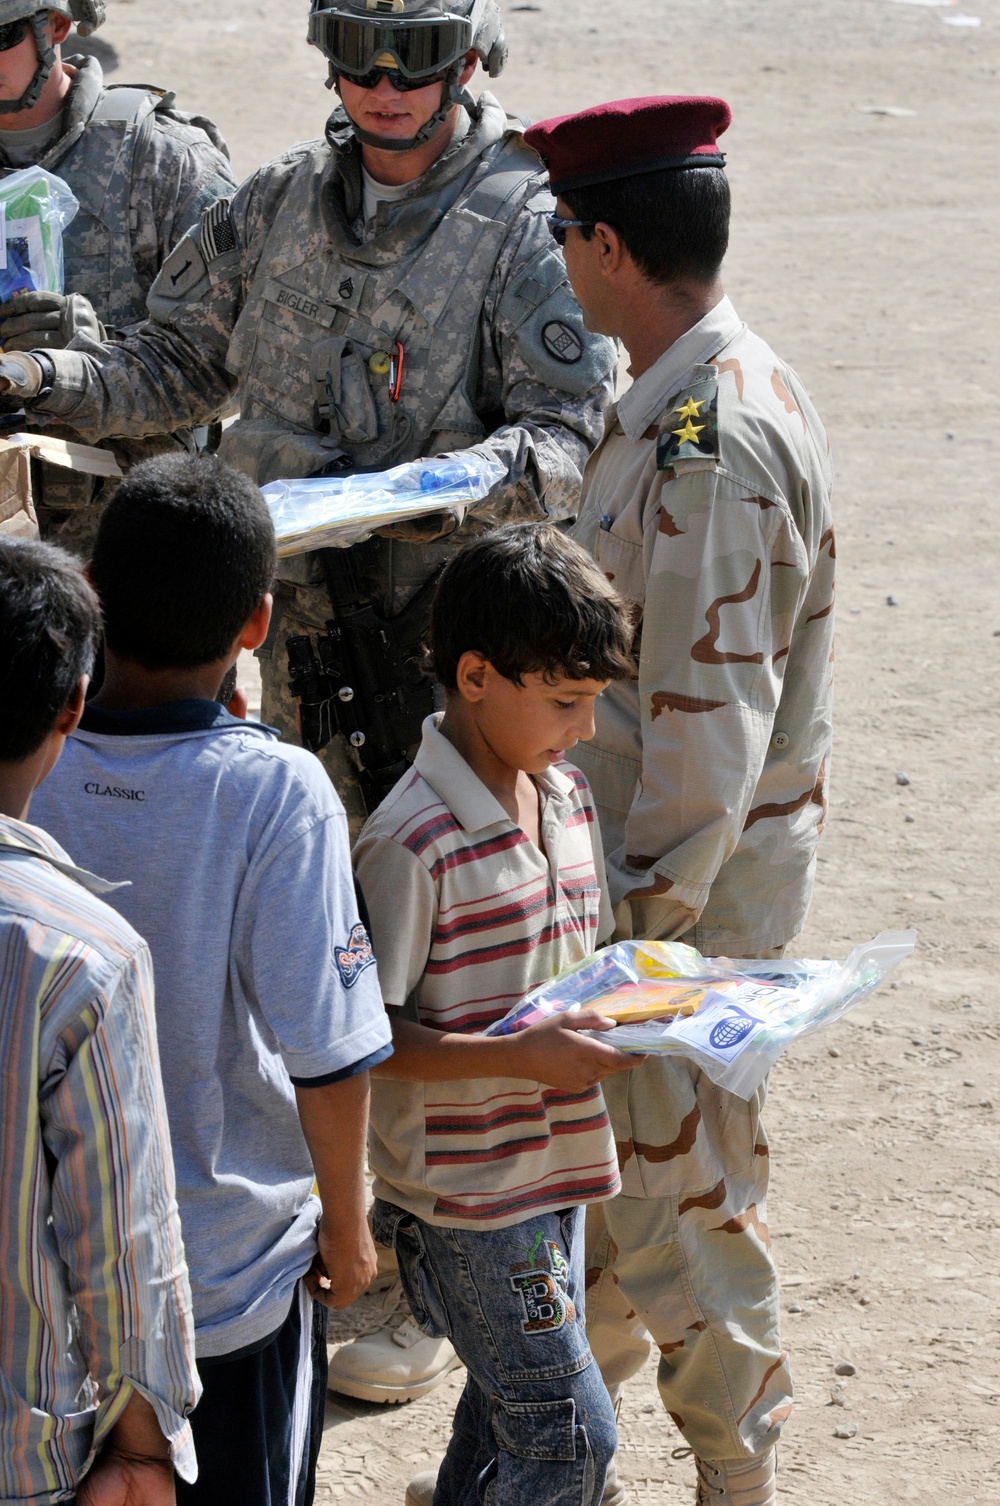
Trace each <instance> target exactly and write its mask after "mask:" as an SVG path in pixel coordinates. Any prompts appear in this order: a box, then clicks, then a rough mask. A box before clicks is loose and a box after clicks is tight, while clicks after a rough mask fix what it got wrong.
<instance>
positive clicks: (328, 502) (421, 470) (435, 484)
mask: <svg viewBox="0 0 1000 1506" xmlns="http://www.w3.org/2000/svg"><path fill="white" fill-rule="evenodd" d="M506 474H507V473H506V470H505V469H504V467H503V466H502V465H501V464H500V462H499V461H498V460H495V459H493V458H492V457H491V456H487V455H483V454H481V453H480V452H479V451H478V450H467V451H465V452H464V453H463V454H458V455H440V456H438V457H437V458H436V459H434V460H410V461H407V462H406V464H405V465H397V466H394V467H393V468H392V470H391V471H370V472H368V473H367V474H359V475H354V476H310V477H306V478H304V479H303V480H300V481H271V482H269V483H268V485H267V486H265V487H263V488H262V490H263V493H264V500H265V501H266V503H267V506H268V511H269V512H270V514H271V521H272V522H273V523H274V531H275V533H276V535H277V538H278V553H279V555H281V556H285V555H288V554H306V553H308V552H309V550H311V549H326V548H334V549H337V548H340V549H346V548H348V547H349V546H350V545H351V544H358V543H360V542H361V540H362V539H366V538H367V537H368V535H369V534H370V533H372V532H373V530H374V529H376V528H382V527H384V526H385V525H386V524H387V523H402V522H404V521H405V520H406V519H407V518H419V517H423V516H424V514H426V513H432V512H440V511H441V510H442V508H445V507H453V506H456V505H458V504H460V503H470V502H481V501H482V499H483V498H484V497H485V496H487V495H488V493H489V492H490V491H491V490H492V488H493V487H494V486H496V485H498V483H499V482H501V481H502V480H503V478H504V476H505V475H506Z"/></svg>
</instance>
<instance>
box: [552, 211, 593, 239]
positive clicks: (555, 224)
mask: <svg viewBox="0 0 1000 1506" xmlns="http://www.w3.org/2000/svg"><path fill="white" fill-rule="evenodd" d="M545 223H546V225H548V227H549V229H550V230H551V232H552V239H553V240H554V241H555V243H556V245H557V246H565V244H566V231H567V230H593V228H594V226H595V225H596V224H597V221H596V220H564V219H562V218H560V216H559V215H558V214H547V215H546V216H545Z"/></svg>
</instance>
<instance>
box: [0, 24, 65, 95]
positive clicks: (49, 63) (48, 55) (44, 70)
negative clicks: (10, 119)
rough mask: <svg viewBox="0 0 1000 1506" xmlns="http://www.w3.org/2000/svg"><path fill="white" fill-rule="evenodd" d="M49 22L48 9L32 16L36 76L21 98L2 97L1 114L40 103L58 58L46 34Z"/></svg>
mask: <svg viewBox="0 0 1000 1506" xmlns="http://www.w3.org/2000/svg"><path fill="white" fill-rule="evenodd" d="M48 24H49V13H48V11H47V10H43V11H36V12H35V14H34V15H33V16H32V18H31V29H32V31H33V32H34V33H35V52H36V53H37V54H38V67H37V68H36V69H35V76H34V78H33V79H32V80H31V83H30V84H29V85H28V87H27V88H26V89H25V91H24V93H23V94H22V95H21V98H20V99H0V115H16V114H17V113H18V111H19V110H30V109H31V107H32V105H36V104H37V103H38V98H39V95H40V94H41V92H42V90H43V89H44V88H45V81H46V79H47V78H48V76H49V74H50V73H51V72H52V69H53V66H54V64H55V60H56V50H55V48H54V47H50V46H49V44H48V41H47V40H46V36H45V28H46V27H47V26H48Z"/></svg>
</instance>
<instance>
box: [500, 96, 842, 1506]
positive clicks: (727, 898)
mask: <svg viewBox="0 0 1000 1506" xmlns="http://www.w3.org/2000/svg"><path fill="white" fill-rule="evenodd" d="M729 118H730V115H729V109H728V106H726V105H725V104H724V103H723V102H722V101H720V100H669V99H652V100H631V101H629V100H626V101H621V102H619V103H618V104H615V105H608V106H602V107H598V108H596V109H595V110H592V111H587V112H585V113H584V114H583V115H581V116H576V117H567V118H565V119H563V120H561V121H552V122H543V123H542V124H541V125H539V126H536V127H534V128H533V129H532V130H531V131H530V132H529V133H528V138H527V139H528V140H529V142H530V143H531V144H532V145H534V146H535V147H536V148H537V150H538V151H539V153H540V155H541V156H542V157H543V159H544V160H545V161H546V162H547V164H548V166H549V171H550V182H551V187H552V190H553V192H554V193H556V194H557V196H558V201H557V215H558V216H559V217H560V218H559V219H558V220H557V221H556V225H555V228H556V230H557V232H558V234H559V235H560V236H562V237H563V239H564V241H565V251H566V263H567V268H568V271H569V274H570V277H571V280H572V282H573V285H574V287H575V289H576V291H577V293H578V295H579V297H580V301H581V303H582V305H583V308H584V314H585V318H586V319H587V322H588V324H589V325H590V327H591V328H593V329H600V330H602V331H603V332H604V333H607V334H613V335H618V336H620V337H621V338H622V340H623V343H624V344H625V346H626V348H627V350H628V352H629V355H630V357H631V361H632V365H631V370H632V374H633V376H634V378H635V381H634V384H633V386H632V387H631V389H630V390H629V391H628V392H626V393H625V394H624V396H623V397H622V398H621V400H620V401H619V402H618V404H617V406H616V408H614V409H613V410H612V411H611V414H610V415H609V419H608V428H607V432H606V435H605V438H604V440H603V442H602V444H601V445H600V446H599V448H598V449H597V451H596V452H595V454H594V455H593V457H592V458H591V460H590V462H589V464H588V467H587V471H586V474H585V478H584V489H583V499H582V503H581V515H580V520H579V523H578V525H577V529H576V533H577V537H578V538H579V539H580V540H581V542H583V543H584V544H585V546H586V547H588V548H589V549H590V550H591V552H592V553H593V554H594V555H595V557H596V559H597V560H598V561H599V562H600V564H601V565H602V566H603V568H604V570H605V572H606V574H607V575H608V578H609V579H610V580H613V581H614V584H615V588H616V589H617V590H618V591H619V592H621V594H622V595H623V596H624V597H626V598H627V599H629V600H630V601H632V602H633V603H634V604H635V610H636V619H637V624H638V630H637V640H636V678H635V680H634V681H633V682H632V683H631V684H627V683H625V684H622V685H618V686H612V687H611V688H610V689H609V690H608V691H606V692H605V694H604V696H603V697H602V698H601V701H600V702H599V703H598V706H597V711H596V722H597V732H596V736H595V737H594V739H593V741H592V742H590V743H587V744H580V745H579V746H578V747H577V748H576V750H575V751H574V755H573V756H574V760H575V761H576V762H577V763H578V764H579V765H580V767H581V769H582V770H583V771H584V773H585V774H586V775H587V777H588V779H589V780H590V782H591V785H592V786H593V790H594V795H595V799H596V803H597V808H598V812H599V816H600V822H601V830H602V835H603V837H604V845H605V851H606V853H607V854H608V857H607V866H608V878H609V886H610V888H611V893H612V899H613V901H614V902H615V906H616V919H617V932H616V937H617V939H624V938H629V937H642V938H659V939H664V940H673V939H675V938H680V939H682V940H684V941H686V942H688V943H690V944H692V945H695V946H697V947H698V948H699V949H700V950H701V951H702V952H703V953H705V954H706V955H710V956H711V955H721V954H728V955H729V956H737V957H738V956H762V955H763V956H768V955H780V953H781V951H782V950H783V947H784V945H785V943H787V942H788V941H789V940H790V939H791V938H792V937H793V936H794V935H795V934H796V933H797V932H798V930H799V929H800V927H801V925H802V923H803V920H804V919H805V915H806V910H807V908H808V904H809V898H810V893H811V889H812V883H813V872H814V864H815V850H816V843H817V840H818V837H819V834H820V831H821V829H822V825H823V817H824V814H825V810H826V778H827V768H828V759H829V752H830V709H831V659H832V644H833V636H832V635H833V617H832V612H833V588H834V545H833V529H832V521H831V512H830V461H829V455H828V445H827V440H826V436H825V434H824V431H823V428H822V425H821V423H820V421H819V419H818V417H817V415H816V413H815V411H814V409H813V407H812V404H811V403H810V401H809V398H808V396H807V395H806V393H805V391H804V390H803V388H802V385H801V383H800V382H799V381H798V379H797V378H796V376H795V374H794V373H793V372H792V371H791V370H790V369H789V368H788V367H787V366H786V365H785V364H784V363H783V362H782V361H781V360H780V359H779V358H778V357H777V356H775V355H774V353H773V352H772V351H771V350H770V349H769V347H768V346H767V345H765V343H764V342H763V341H762V340H760V339H759V338H758V337H757V336H756V335H754V334H752V333H751V332H750V331H749V330H748V329H747V327H746V325H745V324H743V323H742V322H741V320H740V318H739V316H738V315H737V313H736V311H735V310H734V308H733V306H732V304H731V303H730V302H729V300H728V299H727V298H726V297H725V296H724V294H723V290H722V286H721V284H720V282H719V280H718V273H719V267H720V264H721V261H722V256H723V254H724V251H725V248H726V243H727V240H728V228H729V197H728V189H727V186H726V180H725V174H724V173H723V171H722V165H723V162H724V158H723V157H722V156H721V154H720V153H719V151H718V148H717V146H716V135H717V134H718V133H720V132H721V131H723V130H725V128H726V126H727V125H728V123H729ZM605 1098H606V1101H607V1105H608V1110H609V1113H610V1115H611V1121H612V1124H613V1126H614V1129H615V1136H616V1140H617V1142H618V1152H619V1161H620V1164H621V1169H622V1187H623V1190H622V1193H621V1195H620V1196H618V1197H617V1198H614V1199H613V1200H612V1201H611V1202H610V1203H604V1204H602V1205H600V1206H599V1207H598V1208H596V1209H595V1210H591V1215H589V1216H588V1251H587V1266H588V1293H587V1330H588V1337H589V1339H590V1343H591V1347H592V1349H593V1352H594V1355H595V1357H596V1359H597V1360H598V1363H599V1364H600V1365H601V1370H602V1373H603V1375H604V1378H605V1381H606V1383H607V1384H608V1387H609V1389H610V1390H611V1392H612V1395H613V1396H617V1394H618V1393H619V1391H620V1388H621V1386H622V1384H623V1382H624V1381H625V1380H626V1379H627V1378H628V1377H629V1376H630V1375H633V1374H635V1373H636V1371H637V1370H639V1369H640V1368H641V1366H642V1364H643V1363H644V1361H645V1360H646V1358H647V1356H648V1353H649V1338H650V1335H651V1336H652V1338H653V1340H654V1341H655V1343H656V1345H657V1346H658V1348H659V1351H660V1355H661V1359H660V1367H659V1387H660V1393H661V1396H662V1399H663V1403H664V1406H665V1407H666V1409H667V1410H668V1411H669V1413H670V1415H671V1416H672V1418H673V1420H674V1422H675V1423H676V1425H677V1427H678V1428H679V1429H680V1431H681V1432H682V1433H683V1435H684V1437H685V1439H686V1441H687V1443H688V1444H689V1445H690V1447H691V1449H692V1451H693V1453H694V1455H695V1457H696V1461H697V1470H698V1482H699V1483H698V1496H697V1499H698V1502H699V1503H704V1506H709V1503H711V1506H767V1503H770V1502H771V1501H773V1499H774V1464H775V1443H776V1441H777V1439H778V1437H779V1435H780V1432H781V1427H782V1424H783V1423H784V1421H785V1419H786V1418H787V1417H788V1416H789V1413H790V1412H791V1406H792V1391H791V1377H790V1373H789V1368H788V1363H787V1359H786V1356H785V1354H784V1352H783V1350H782V1348H781V1344H780V1337H779V1304H778V1284H777V1276H776V1272H775V1267H774V1263H773V1260H772V1256H771V1251H770V1236H769V1233H768V1228H767V1214H766V1195H767V1183H768V1145H767V1137H766V1135H765V1133H764V1129H763V1126H762V1124H761V1122H760V1112H761V1108H762V1105H763V1098H764V1092H763V1090H761V1092H760V1093H759V1094H758V1095H757V1096H756V1097H755V1099H754V1100H753V1101H751V1102H750V1103H745V1102H743V1100H741V1099H739V1098H736V1097H734V1096H733V1095H732V1094H730V1093H727V1092H725V1091H723V1090H722V1089H719V1088H716V1087H715V1086H714V1085H713V1084H712V1083H711V1082H710V1081H709V1080H708V1078H707V1077H705V1076H704V1075H703V1074H702V1073H701V1072H700V1071H698V1070H697V1069H696V1068H695V1067H694V1066H693V1065H690V1064H686V1063H684V1062H683V1061H681V1060H680V1059H677V1058H662V1057H652V1058H650V1059H649V1060H648V1061H647V1062H646V1063H645V1064H643V1065H641V1066H639V1067H637V1068H636V1069H635V1071H634V1072H631V1073H629V1074H627V1077H623V1078H622V1080H621V1081H620V1082H617V1083H615V1082H608V1083H606V1084H605ZM622 1495H623V1491H622V1490H621V1487H620V1486H618V1485H617V1481H615V1480H613V1481H611V1482H610V1484H609V1488H608V1490H607V1492H606V1497H605V1499H606V1501H608V1500H609V1499H611V1498H614V1497H616V1496H617V1497H618V1499H621V1497H622Z"/></svg>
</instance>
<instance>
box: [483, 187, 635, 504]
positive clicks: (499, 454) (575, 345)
mask: <svg viewBox="0 0 1000 1506" xmlns="http://www.w3.org/2000/svg"><path fill="white" fill-rule="evenodd" d="M551 207H552V200H551V197H550V196H549V195H548V194H547V193H541V194H538V195H536V197H535V198H534V199H532V200H531V201H530V202H529V203H528V204H527V205H526V206H525V207H524V209H523V210H522V211H521V213H520V214H519V215H518V217H517V218H516V219H515V221H514V223H513V225H512V227H511V231H510V234H509V235H508V236H507V238H506V240H505V241H504V244H503V248H502V250H501V253H500V256H499V258H498V260H497V266H496V271H495V273H494V276H493V279H492V281H491V283H490V287H489V289H488V292H487V296H486V299H485V301H484V304H483V316H482V325H481V330H480V343H481V359H480V378H479V391H478V393H477V398H476V408H477V410H478V412H479V413H480V414H481V415H483V416H484V417H486V418H487V422H489V417H488V415H490V414H495V415H496V427H495V428H493V430H492V432H491V434H490V436H489V438H488V439H485V440H483V441H482V442H481V443H480V444H478V445H476V446H475V449H476V450H478V451H481V452H484V453H488V454H490V455H491V456H495V457H496V458H497V459H498V460H499V461H500V462H501V463H502V464H503V465H505V466H506V467H507V479H506V481H505V482H503V483H502V484H501V485H500V486H498V487H496V488H494V490H493V491H492V492H491V493H490V495H489V497H488V498H487V499H486V500H485V502H483V503H481V504H480V505H479V506H478V507H476V508H474V509H473V512H474V514H475V516H476V517H477V518H478V519H481V520H482V521H485V522H503V521H504V520H506V519H508V518H519V519H525V520H530V519H539V518H550V519H552V520H553V521H557V520H559V519H562V518H567V517H573V516H575V514H576V512H577V509H578V505H579V501H580V486H581V483H582V479H583V468H584V466H585V465H586V463H587V458H588V456H589V455H590V453H591V451H592V450H593V449H594V447H595V445H596V444H597V442H598V440H599V439H600V437H601V433H602V430H603V424H604V409H605V407H606V406H607V404H608V403H609V402H610V401H611V397H612V395H613V390H614V372H615V365H616V361H617V353H616V351H615V347H614V345H613V344H612V343H611V341H610V340H606V339H604V337H603V336H601V335H594V334H591V333H590V331H589V330H587V329H585V327H584V323H583V315H582V313H581V312H580V305H579V304H578V303H577V301H576V298H575V296H574V294H573V290H572V288H571V287H570V284H569V279H568V278H567V276H566V267H565V263H564V262H563V258H562V253H561V252H560V251H559V248H558V247H557V246H556V244H555V241H554V240H553V239H552V235H551V232H550V231H549V228H548V226H547V225H546V223H545V215H546V213H548V212H549V210H550V209H551Z"/></svg>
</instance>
